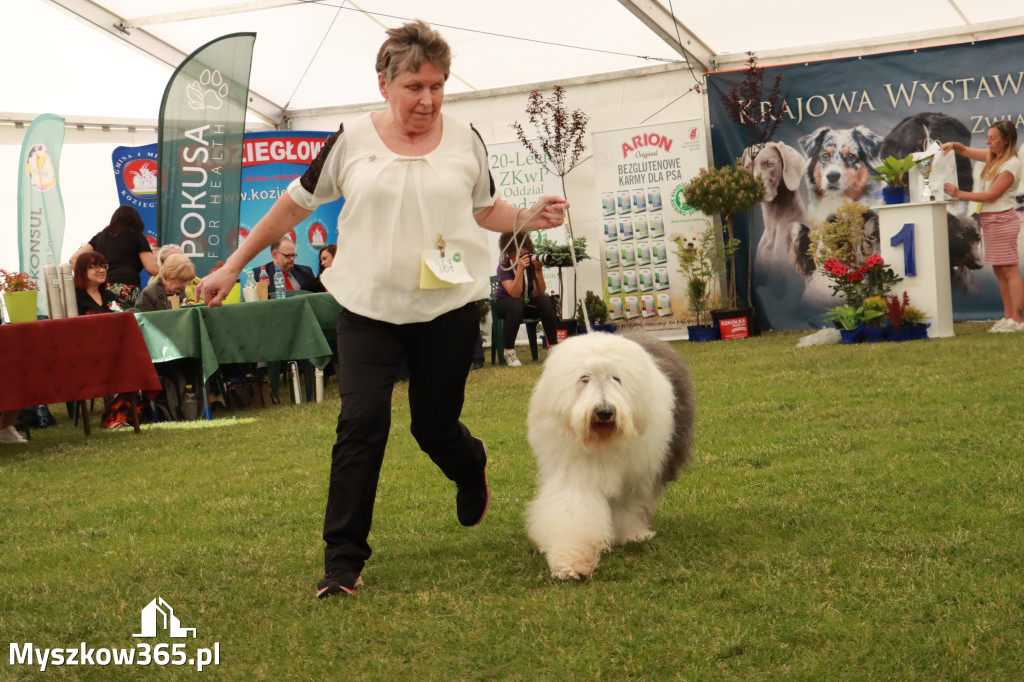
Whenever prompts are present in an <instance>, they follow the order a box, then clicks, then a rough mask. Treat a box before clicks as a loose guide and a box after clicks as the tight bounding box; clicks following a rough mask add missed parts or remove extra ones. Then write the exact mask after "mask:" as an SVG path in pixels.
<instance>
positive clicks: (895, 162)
mask: <svg viewBox="0 0 1024 682" xmlns="http://www.w3.org/2000/svg"><path fill="white" fill-rule="evenodd" d="M913 167H914V155H913V154H907V155H906V156H905V157H904V158H902V159H897V158H896V157H895V156H891V155H890V156H888V157H887V158H886V159H885V160H883V161H882V165H881V166H876V167H875V169H874V171H875V172H874V173H872V174H871V178H872V179H873V180H882V181H884V182H885V183H886V185H888V187H883V188H882V200H883V201H884V202H885V203H887V204H905V203H907V177H908V176H907V174H908V173H909V172H910V169H911V168H913Z"/></svg>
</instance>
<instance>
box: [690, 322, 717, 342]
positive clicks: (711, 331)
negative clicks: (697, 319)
mask: <svg viewBox="0 0 1024 682" xmlns="http://www.w3.org/2000/svg"><path fill="white" fill-rule="evenodd" d="M686 334H687V337H688V338H689V339H690V341H718V339H719V336H718V328H717V327H715V326H713V325H710V324H692V325H689V326H688V327H687V328H686Z"/></svg>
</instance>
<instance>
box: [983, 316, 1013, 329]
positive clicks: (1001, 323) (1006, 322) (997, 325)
mask: <svg viewBox="0 0 1024 682" xmlns="http://www.w3.org/2000/svg"><path fill="white" fill-rule="evenodd" d="M1011 324H1014V322H1013V320H1011V319H1010V318H1008V317H1004V318H1003V319H1001V320H999V321H998V322H996V323H995V324H994V325H992V328H991V329H989V330H988V331H989V333H995V332H1007V331H1010V330H1009V329H1007V327H1008V326H1009V325H1011Z"/></svg>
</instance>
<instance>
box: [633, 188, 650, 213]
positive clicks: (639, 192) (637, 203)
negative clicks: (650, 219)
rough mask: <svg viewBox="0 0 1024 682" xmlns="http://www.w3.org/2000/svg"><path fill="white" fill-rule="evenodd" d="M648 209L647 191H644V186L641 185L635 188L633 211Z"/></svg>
mask: <svg viewBox="0 0 1024 682" xmlns="http://www.w3.org/2000/svg"><path fill="white" fill-rule="evenodd" d="M646 210H647V192H645V191H644V188H643V187H639V188H637V189H634V190H633V212H634V213H639V212H640V211H646Z"/></svg>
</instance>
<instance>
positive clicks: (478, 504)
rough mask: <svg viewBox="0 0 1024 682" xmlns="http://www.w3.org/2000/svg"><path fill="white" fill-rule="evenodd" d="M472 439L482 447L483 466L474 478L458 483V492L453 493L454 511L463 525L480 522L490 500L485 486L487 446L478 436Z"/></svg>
mask: <svg viewBox="0 0 1024 682" xmlns="http://www.w3.org/2000/svg"><path fill="white" fill-rule="evenodd" d="M474 440H475V441H476V442H478V443H480V447H481V449H483V459H484V466H483V468H481V469H480V473H479V474H477V476H476V478H474V479H473V480H471V481H469V482H465V483H461V484H459V486H458V492H457V493H456V494H455V511H456V513H457V514H458V517H459V523H461V524H462V525H463V526H475V525H476V524H478V523H480V522H481V521H482V520H483V518H484V514H486V513H487V504H488V503H489V502H490V500H491V491H490V489H488V487H487V447H486V446H485V445H484V442H483V441H482V440H480V439H479V438H475V439H474Z"/></svg>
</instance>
